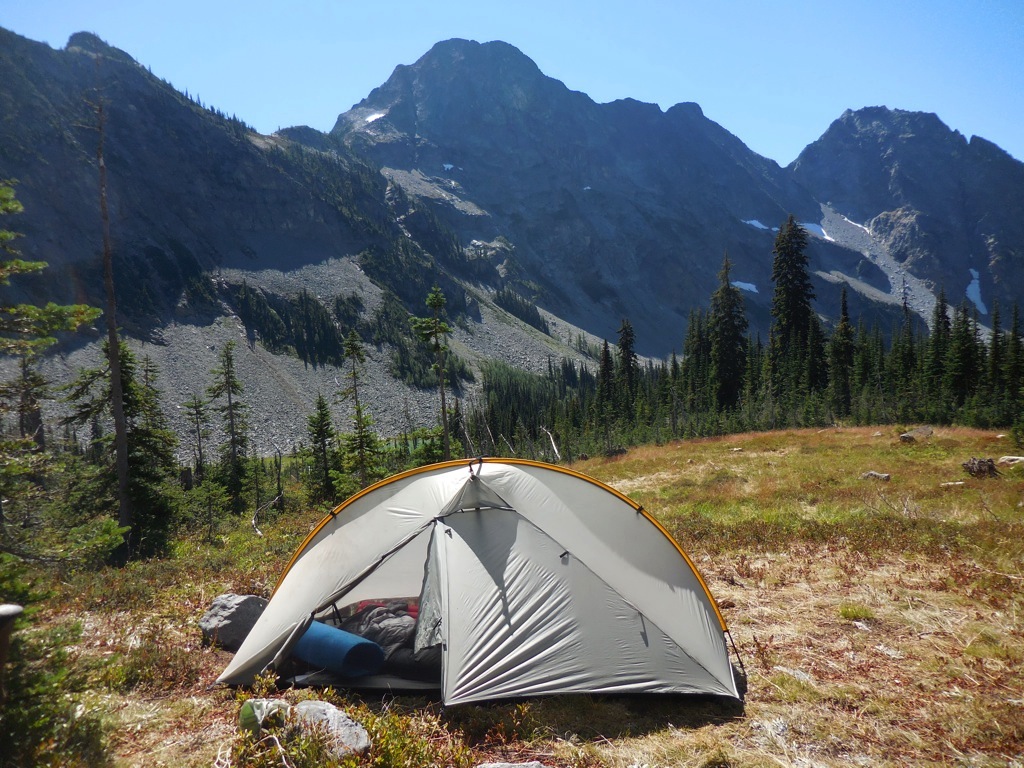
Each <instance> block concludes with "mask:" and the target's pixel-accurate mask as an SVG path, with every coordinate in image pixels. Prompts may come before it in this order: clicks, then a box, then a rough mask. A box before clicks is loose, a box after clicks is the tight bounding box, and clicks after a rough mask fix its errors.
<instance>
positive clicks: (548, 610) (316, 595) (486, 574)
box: [218, 459, 742, 704]
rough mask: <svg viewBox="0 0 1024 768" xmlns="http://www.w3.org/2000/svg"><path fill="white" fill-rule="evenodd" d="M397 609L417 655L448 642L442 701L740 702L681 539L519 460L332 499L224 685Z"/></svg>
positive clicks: (452, 465)
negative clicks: (669, 696) (573, 697)
mask: <svg viewBox="0 0 1024 768" xmlns="http://www.w3.org/2000/svg"><path fill="white" fill-rule="evenodd" d="M394 604H402V605H408V606H409V614H410V615H411V617H410V618H406V623H407V624H408V625H409V626H410V627H411V631H410V632H409V636H408V637H407V638H406V639H405V642H406V644H407V645H408V648H406V649H405V650H406V651H407V655H406V657H405V658H406V660H407V661H408V660H409V659H410V658H411V659H413V660H414V661H415V659H417V658H424V657H426V655H427V654H428V652H429V651H430V650H431V649H433V650H434V651H436V652H437V653H436V656H435V658H438V657H439V660H440V664H439V666H437V667H435V673H436V677H435V678H434V679H433V682H432V685H433V687H435V688H440V690H441V696H442V699H443V701H444V702H445V703H446V704H459V703H463V702H472V701H482V700H490V699H501V698H510V697H523V696H536V695H548V694H559V693H582V692H588V693H698V694H712V695H718V696H725V697H733V698H736V699H740V698H742V695H741V692H740V689H739V686H738V680H737V677H736V676H734V670H733V667H732V665H731V663H730V660H729V651H728V647H727V644H726V635H727V634H728V630H727V627H726V622H725V619H724V618H723V617H722V614H721V611H720V610H719V609H718V606H717V604H716V603H715V600H714V598H713V597H712V596H711V593H710V591H709V590H708V587H707V584H705V582H704V580H703V579H702V578H701V575H700V574H699V573H698V571H697V569H696V567H695V566H694V564H693V562H692V561H691V560H690V558H689V557H688V556H687V555H686V553H685V552H684V551H683V550H682V548H681V547H680V546H679V545H678V544H677V543H676V542H675V540H674V539H673V538H672V537H671V535H669V533H668V532H667V531H666V530H665V529H664V528H663V527H662V526H661V525H660V524H659V523H658V522H657V521H656V520H655V519H654V518H653V517H652V516H651V515H649V514H648V513H647V512H646V511H645V510H644V509H643V508H642V507H641V506H640V505H638V504H637V503H636V502H634V501H632V500H630V499H629V498H627V497H626V496H624V495H623V494H621V493H619V492H618V491H616V490H614V489H613V488H611V487H609V486H607V485H604V484H602V483H600V482H599V481H597V480H594V479H592V478H589V477H587V476H585V475H582V474H579V473H577V472H573V471H571V470H568V469H565V468H562V467H557V466H553V465H549V464H543V463H539V462H533V461H523V460H515V459H474V460H459V461H450V462H445V463H442V464H435V465H432V466H428V467H422V468H419V469H415V470H411V471H409V472H405V473H402V474H399V475H395V476H394V477H391V478H388V479H387V480H384V481H382V482H380V483H377V484H376V485H373V486H371V487H369V488H367V489H365V490H364V491H362V492H360V493H358V494H356V495H354V496H353V497H351V498H350V499H348V500H347V501H345V502H344V503H343V504H341V505H340V506H339V507H337V508H336V509H335V510H334V511H333V512H331V513H330V514H329V515H328V516H327V517H325V518H324V519H323V520H322V521H321V522H320V523H319V524H318V525H317V526H316V527H315V528H314V530H313V531H312V532H311V533H310V534H309V536H307V537H306V540H305V541H304V542H303V543H302V544H301V545H300V546H299V548H298V550H297V551H296V552H295V555H294V556H293V557H292V559H291V562H290V563H289V564H288V566H287V568H286V569H285V572H284V574H283V576H282V577H281V580H280V581H279V583H278V585H277V588H276V590H275V591H274V594H273V596H272V597H271V600H270V602H269V604H268V605H267V607H266V609H265V610H264V612H263V614H262V615H261V617H260V618H259V620H258V622H257V623H256V624H255V626H254V627H253V629H252V630H251V632H250V633H249V635H248V636H247V637H246V639H245V641H244V642H243V644H242V646H241V648H239V650H238V652H237V653H236V655H235V657H234V659H233V660H232V661H231V663H230V664H229V665H228V667H227V668H226V669H225V670H224V672H223V673H222V674H221V675H220V677H219V678H218V682H221V683H228V684H238V685H246V684H250V683H252V682H253V680H254V678H255V676H256V675H258V674H260V673H262V672H263V671H265V670H267V669H278V670H280V669H281V668H282V667H283V666H287V665H288V663H291V662H290V659H291V657H292V654H293V653H299V652H300V651H301V649H302V646H303V644H304V643H305V644H307V645H308V644H309V643H310V642H312V641H311V640H310V638H313V637H314V636H317V637H319V636H320V635H321V634H324V633H326V634H327V635H331V633H333V632H342V630H341V629H339V628H338V627H339V626H344V624H343V623H342V619H343V618H344V617H346V616H352V615H353V612H356V613H358V612H359V611H362V612H363V613H364V614H365V612H366V608H367V607H370V609H371V610H373V608H374V607H377V608H381V607H382V606H386V605H394ZM401 618H402V617H399V619H401ZM396 623H400V622H396ZM314 629H315V630H316V631H315V632H314V631H313V630H314ZM331 636H332V637H333V635H331ZM339 637H341V635H339ZM357 639H358V640H359V642H360V643H368V642H369V641H366V640H364V639H363V638H357ZM333 647H334V646H332V645H331V644H330V643H328V644H327V645H326V646H321V648H320V651H319V656H317V655H316V654H313V658H312V659H310V660H311V661H313V662H314V666H315V665H316V664H320V665H324V666H330V665H329V659H330V657H331V654H332V653H333V651H332V650H331V649H332V648H333ZM325 649H326V650H325ZM338 652H339V653H341V652H343V651H341V650H339V651H338ZM325 655H326V656H327V657H328V662H327V663H325V662H324V661H323V658H324V656H325ZM380 658H383V654H381V655H380ZM373 660H374V659H373V658H371V661H373ZM363 661H364V662H365V661H366V658H365V657H364V658H363ZM336 671H337V670H336ZM368 672H369V673H372V674H367V673H368ZM341 673H342V675H344V670H343V669H342V670H341ZM360 674H363V675H364V676H362V677H353V678H351V679H349V680H344V679H343V680H342V681H340V682H341V684H345V685H349V684H350V685H351V686H352V687H360V686H363V685H366V686H374V685H381V684H383V685H384V686H387V687H394V688H396V689H400V688H403V687H404V685H403V684H402V683H403V677H402V674H398V675H396V674H393V673H391V672H389V670H388V664H387V662H384V663H383V666H382V667H381V668H380V669H373V670H365V669H361V670H360ZM411 677H416V675H412V676H411ZM382 681H383V683H382Z"/></svg>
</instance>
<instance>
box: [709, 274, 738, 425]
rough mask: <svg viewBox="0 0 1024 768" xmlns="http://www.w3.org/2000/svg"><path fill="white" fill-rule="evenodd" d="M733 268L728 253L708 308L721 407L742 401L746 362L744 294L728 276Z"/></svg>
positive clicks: (712, 364)
mask: <svg viewBox="0 0 1024 768" xmlns="http://www.w3.org/2000/svg"><path fill="white" fill-rule="evenodd" d="M730 268H731V264H730V263H729V257H728V255H726V256H725V258H724V259H723V260H722V269H721V271H720V272H719V273H718V288H717V289H716V290H715V292H714V293H712V294H711V308H710V309H709V311H708V332H709V335H710V337H711V338H710V360H709V362H710V370H709V377H710V384H711V388H712V390H713V392H714V399H715V403H716V405H717V406H718V408H721V409H728V408H734V407H736V405H737V403H739V399H740V394H741V392H742V390H743V372H744V370H745V369H746V365H747V359H746V358H747V339H746V333H747V317H746V314H745V313H744V311H743V296H742V295H741V294H740V291H739V288H737V287H736V286H734V285H733V284H732V283H731V282H730V280H729V270H730Z"/></svg>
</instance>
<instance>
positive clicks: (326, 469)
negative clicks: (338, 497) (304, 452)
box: [306, 392, 335, 502]
mask: <svg viewBox="0 0 1024 768" xmlns="http://www.w3.org/2000/svg"><path fill="white" fill-rule="evenodd" d="M306 433H307V434H308V435H309V442H310V444H311V445H312V446H313V471H312V473H311V475H310V495H311V496H312V498H313V500H314V501H318V502H319V501H333V500H334V482H333V480H332V479H331V453H332V451H333V448H334V439H335V434H334V425H333V424H332V423H331V409H330V406H329V405H328V404H327V399H326V398H325V397H324V396H323V393H322V392H318V393H317V396H316V405H315V406H314V409H313V413H311V414H310V415H309V419H308V420H307V423H306Z"/></svg>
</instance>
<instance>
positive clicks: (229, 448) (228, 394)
mask: <svg viewBox="0 0 1024 768" xmlns="http://www.w3.org/2000/svg"><path fill="white" fill-rule="evenodd" d="M210 374H211V375H212V376H213V383H212V384H210V386H209V387H207V388H206V395H207V397H209V399H210V401H211V402H213V401H216V400H221V399H223V402H222V403H221V404H220V405H218V406H215V408H214V410H216V411H217V412H218V413H220V416H221V424H222V426H223V429H224V434H225V435H226V436H227V442H226V443H225V444H224V445H223V446H222V449H221V462H220V472H221V475H222V477H223V482H224V487H225V488H226V489H227V492H228V496H229V497H230V498H231V510H232V512H234V513H235V514H241V512H242V509H243V507H244V503H243V500H242V491H243V487H244V484H245V456H246V452H247V449H248V445H249V437H248V433H247V425H246V418H245V412H246V405H245V403H243V402H242V401H241V400H240V399H239V398H240V397H241V395H242V392H243V387H242V382H241V381H240V380H239V378H238V374H237V372H236V370H235V342H233V341H229V342H228V343H227V344H225V345H224V349H222V350H221V353H220V355H219V356H218V364H217V366H216V367H215V368H214V369H213V370H211V371H210Z"/></svg>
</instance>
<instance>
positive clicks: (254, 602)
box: [199, 593, 267, 651]
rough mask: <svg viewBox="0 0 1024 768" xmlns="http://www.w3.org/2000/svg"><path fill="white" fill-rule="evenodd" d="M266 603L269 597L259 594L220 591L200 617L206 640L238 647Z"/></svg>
mask: <svg viewBox="0 0 1024 768" xmlns="http://www.w3.org/2000/svg"><path fill="white" fill-rule="evenodd" d="M266 607H267V600H266V599H264V598H262V597H257V596H256V595H235V594H232V593H228V594H225V595H220V596H219V597H217V598H216V599H215V600H214V601H213V603H212V604H211V605H210V607H209V608H208V609H207V611H206V613H204V614H203V618H201V619H200V620H199V629H200V630H201V631H202V633H203V642H204V643H207V644H208V645H219V646H220V647H221V648H223V649H224V650H227V651H237V650H238V649H239V648H240V647H241V645H242V641H243V640H245V638H246V635H248V634H249V630H251V629H252V628H253V625H254V624H255V623H256V620H257V619H258V618H259V617H260V614H261V613H263V609H264V608H266Z"/></svg>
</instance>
